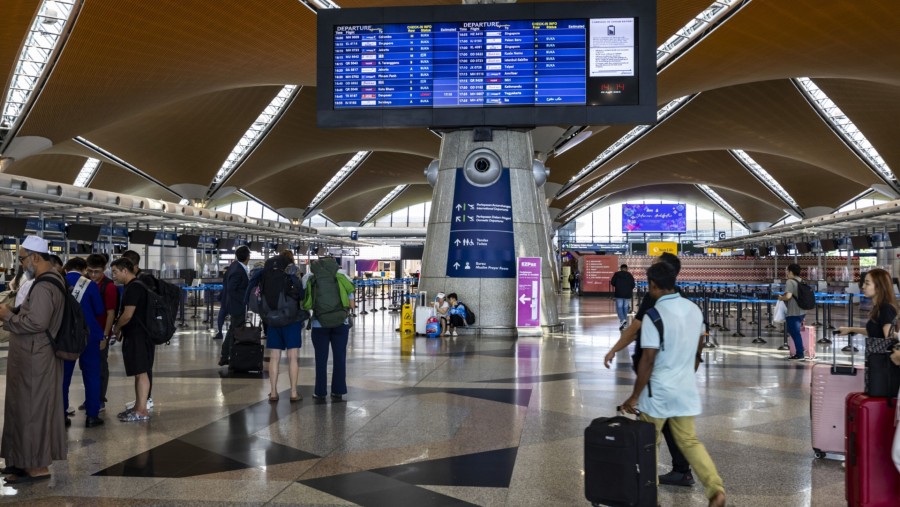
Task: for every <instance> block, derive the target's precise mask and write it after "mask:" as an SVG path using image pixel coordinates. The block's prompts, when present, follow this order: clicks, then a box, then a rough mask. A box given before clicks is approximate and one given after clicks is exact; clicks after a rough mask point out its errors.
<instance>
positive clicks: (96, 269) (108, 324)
mask: <svg viewBox="0 0 900 507" xmlns="http://www.w3.org/2000/svg"><path fill="white" fill-rule="evenodd" d="M106 263H107V257H106V256H105V255H103V254H91V255H88V258H87V265H88V269H87V275H88V277H89V278H90V279H91V280H93V281H94V283H96V284H97V286H98V287H99V288H100V296H101V297H102V298H103V306H104V307H105V308H106V313H105V314H104V315H103V316H102V317H100V318H98V319H97V321H98V322H99V323H100V327H102V328H103V341H101V342H100V401H101V405H100V406H101V407H103V408H105V407H106V388H107V387H108V386H109V339H110V338H111V337H112V325H113V321H114V320H115V318H116V312H117V311H118V308H119V289H118V288H116V284H115V283H114V282H113V281H112V280H110V278H109V277H108V276H106V274H105V271H106ZM103 408H101V410H103ZM79 409H81V410H83V409H84V406H83V405H82V406H81V407H79Z"/></svg>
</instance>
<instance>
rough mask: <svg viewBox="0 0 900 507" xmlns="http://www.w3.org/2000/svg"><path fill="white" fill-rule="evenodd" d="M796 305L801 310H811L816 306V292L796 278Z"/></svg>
mask: <svg viewBox="0 0 900 507" xmlns="http://www.w3.org/2000/svg"><path fill="white" fill-rule="evenodd" d="M797 306H799V307H800V309H801V310H812V309H814V308H815V307H816V294H815V293H814V292H813V290H812V289H810V288H809V285H806V284H805V283H803V282H802V281H800V280H797Z"/></svg>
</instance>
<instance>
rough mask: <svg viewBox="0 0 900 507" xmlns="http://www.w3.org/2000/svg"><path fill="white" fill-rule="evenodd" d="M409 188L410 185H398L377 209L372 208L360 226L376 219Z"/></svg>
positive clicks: (379, 202)
mask: <svg viewBox="0 0 900 507" xmlns="http://www.w3.org/2000/svg"><path fill="white" fill-rule="evenodd" d="M407 188H409V185H397V186H396V187H394V189H393V190H391V191H390V192H388V195H386V196H384V198H383V199H381V200H380V201H378V204H376V205H375V207H374V208H372V210H371V211H369V213H368V214H366V216H365V218H363V219H362V221H361V222H360V223H359V226H360V227H362V226H364V225H366V223H367V222H368V221H369V220H372V219H373V218H375V216H376V215H378V214H379V213H381V211H382V210H383V209H384V208H386V207H387V205H388V204H390V203H391V202H393V201H394V199H396V198H397V196H399V195H400V194H401V193H403V191H404V190H406V189H407Z"/></svg>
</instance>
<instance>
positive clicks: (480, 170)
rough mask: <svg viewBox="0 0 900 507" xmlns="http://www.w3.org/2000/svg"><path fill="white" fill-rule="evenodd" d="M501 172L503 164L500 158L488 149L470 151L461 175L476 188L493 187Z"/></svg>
mask: <svg viewBox="0 0 900 507" xmlns="http://www.w3.org/2000/svg"><path fill="white" fill-rule="evenodd" d="M502 171H503V163H502V162H501V161H500V156H499V155H497V153H495V152H494V151H493V150H490V149H488V148H478V149H476V150H472V152H471V153H469V155H468V156H467V157H466V161H465V163H464V164H463V173H464V174H465V175H466V179H467V180H468V181H469V183H471V184H472V185H475V186H476V187H487V186H490V185H493V184H494V183H495V182H496V181H497V180H498V179H500V174H501V173H502Z"/></svg>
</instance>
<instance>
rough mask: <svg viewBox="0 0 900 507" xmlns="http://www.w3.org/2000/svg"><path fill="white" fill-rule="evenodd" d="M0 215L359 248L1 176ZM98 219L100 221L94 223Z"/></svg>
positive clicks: (166, 205)
mask: <svg viewBox="0 0 900 507" xmlns="http://www.w3.org/2000/svg"><path fill="white" fill-rule="evenodd" d="M0 214H2V215H6V216H17V217H24V218H44V219H61V220H65V221H71V222H85V221H88V220H89V221H96V222H98V223H102V224H104V225H106V224H109V223H110V222H112V223H113V225H116V226H127V227H130V228H132V229H134V228H147V229H157V230H158V229H169V230H185V231H187V230H190V231H198V232H202V233H204V234H208V235H220V234H222V233H228V234H229V237H242V238H248V239H249V238H253V239H260V238H263V239H269V240H273V241H278V242H289V241H292V240H294V241H304V242H309V241H312V242H317V243H320V244H324V245H329V246H338V245H339V246H359V244H360V242H359V241H350V240H349V239H347V240H345V239H342V238H339V237H332V236H324V235H321V234H319V232H318V231H317V230H316V229H313V228H310V227H306V226H302V225H294V224H290V223H284V222H278V221H273V220H263V219H256V218H250V217H247V216H243V215H235V214H232V213H225V212H222V211H214V210H208V209H205V208H198V207H194V206H184V205H180V204H176V203H172V202H167V201H160V200H156V199H149V198H145V197H140V196H135V195H126V194H118V193H114V192H106V191H103V190H94V189H87V188H80V187H76V186H73V185H65V184H60V183H55V182H51V181H45V180H38V179H34V178H26V177H21V176H13V175H9V174H2V173H0ZM98 219H99V220H98Z"/></svg>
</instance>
